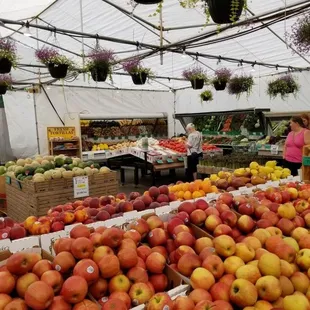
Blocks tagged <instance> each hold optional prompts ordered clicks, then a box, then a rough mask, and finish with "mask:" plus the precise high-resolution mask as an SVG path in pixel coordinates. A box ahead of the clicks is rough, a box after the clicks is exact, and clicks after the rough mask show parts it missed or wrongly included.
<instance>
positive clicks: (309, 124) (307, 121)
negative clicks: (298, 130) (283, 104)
mask: <svg viewBox="0 0 310 310" xmlns="http://www.w3.org/2000/svg"><path fill="white" fill-rule="evenodd" d="M300 117H301V119H302V122H303V124H304V127H305V128H307V129H310V117H309V114H306V113H303V114H301V115H300Z"/></svg>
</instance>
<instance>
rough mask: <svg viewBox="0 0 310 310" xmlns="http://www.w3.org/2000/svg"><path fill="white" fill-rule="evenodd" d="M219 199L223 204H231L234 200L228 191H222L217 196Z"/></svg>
mask: <svg viewBox="0 0 310 310" xmlns="http://www.w3.org/2000/svg"><path fill="white" fill-rule="evenodd" d="M218 200H219V201H222V202H223V203H224V204H226V205H228V206H231V205H232V203H233V200H234V196H233V195H232V194H230V193H223V194H221V195H220V196H219V198H218Z"/></svg>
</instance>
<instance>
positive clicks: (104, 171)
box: [99, 167, 111, 173]
mask: <svg viewBox="0 0 310 310" xmlns="http://www.w3.org/2000/svg"><path fill="white" fill-rule="evenodd" d="M99 172H100V173H110V172H111V170H110V169H109V168H108V167H101V168H100V170H99Z"/></svg>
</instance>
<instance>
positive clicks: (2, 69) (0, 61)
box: [0, 58, 12, 74]
mask: <svg viewBox="0 0 310 310" xmlns="http://www.w3.org/2000/svg"><path fill="white" fill-rule="evenodd" d="M11 69H12V63H11V62H10V61H9V60H8V59H7V58H0V73H1V74H5V73H10V72H11Z"/></svg>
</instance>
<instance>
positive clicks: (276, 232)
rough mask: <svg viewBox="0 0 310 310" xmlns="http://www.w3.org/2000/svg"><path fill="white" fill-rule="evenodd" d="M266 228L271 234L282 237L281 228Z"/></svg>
mask: <svg viewBox="0 0 310 310" xmlns="http://www.w3.org/2000/svg"><path fill="white" fill-rule="evenodd" d="M266 230H267V231H268V232H269V233H270V235H271V236H279V237H282V230H281V229H280V228H278V227H267V228H266Z"/></svg>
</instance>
